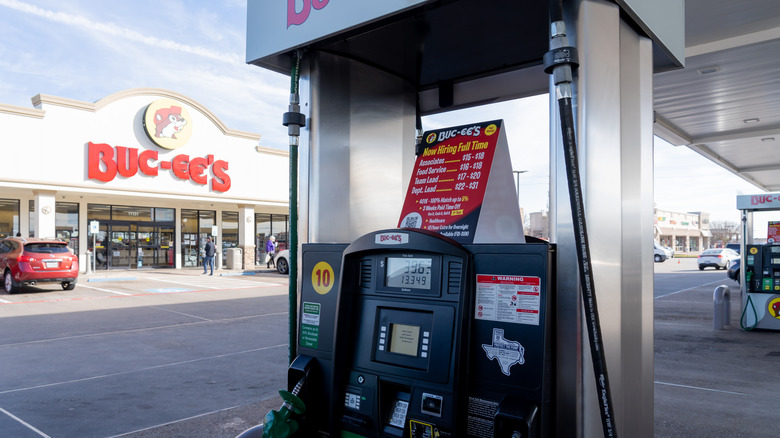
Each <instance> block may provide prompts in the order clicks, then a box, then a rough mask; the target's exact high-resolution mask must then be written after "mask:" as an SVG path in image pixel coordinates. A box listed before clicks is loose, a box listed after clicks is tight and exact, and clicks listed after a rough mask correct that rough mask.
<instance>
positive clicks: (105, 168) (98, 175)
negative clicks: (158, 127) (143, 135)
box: [87, 142, 230, 193]
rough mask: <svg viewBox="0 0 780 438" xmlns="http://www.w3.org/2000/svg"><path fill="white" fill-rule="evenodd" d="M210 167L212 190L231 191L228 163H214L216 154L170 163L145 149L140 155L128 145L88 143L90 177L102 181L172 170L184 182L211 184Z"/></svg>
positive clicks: (185, 157)
mask: <svg viewBox="0 0 780 438" xmlns="http://www.w3.org/2000/svg"><path fill="white" fill-rule="evenodd" d="M209 167H210V168H211V190H213V191H215V192H223V193H224V192H227V191H228V190H229V189H230V176H228V174H227V172H226V171H227V170H228V163H227V161H223V160H215V159H214V155H207V156H206V157H194V158H190V156H189V155H186V154H179V155H176V156H175V157H173V158H172V159H171V160H170V161H159V158H158V154H157V151H153V150H145V151H142V152H141V153H139V152H138V149H137V148H130V147H125V146H116V147H112V146H110V145H108V144H105V143H92V142H89V144H88V150H87V177H88V178H89V179H94V180H98V181H103V182H109V181H112V180H113V179H114V178H116V176H117V173H118V174H119V175H120V176H122V177H124V178H130V177H133V176H135V175H136V174H137V173H138V170H139V169H140V170H141V173H143V174H144V175H148V176H157V175H158V174H159V171H160V169H163V170H169V169H170V170H171V171H172V172H173V175H174V176H175V177H176V178H178V179H181V180H185V181H188V180H192V181H193V182H194V183H196V184H200V185H204V186H205V185H208V182H209V175H208V174H209V172H208V169H209Z"/></svg>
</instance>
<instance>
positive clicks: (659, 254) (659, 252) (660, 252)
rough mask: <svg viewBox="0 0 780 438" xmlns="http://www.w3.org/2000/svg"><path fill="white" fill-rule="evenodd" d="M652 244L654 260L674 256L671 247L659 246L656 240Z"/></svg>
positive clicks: (660, 260)
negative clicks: (653, 246)
mask: <svg viewBox="0 0 780 438" xmlns="http://www.w3.org/2000/svg"><path fill="white" fill-rule="evenodd" d="M653 244H654V245H655V254H654V255H653V260H655V261H656V262H657V263H660V262H663V261H664V260H666V259H670V258H672V257H674V250H673V249H671V248H667V247H665V246H661V245H660V244H659V243H658V242H654V243H653Z"/></svg>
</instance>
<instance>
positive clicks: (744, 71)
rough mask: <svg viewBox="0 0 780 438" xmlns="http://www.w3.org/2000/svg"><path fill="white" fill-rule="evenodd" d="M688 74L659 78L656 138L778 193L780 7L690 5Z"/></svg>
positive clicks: (704, 0)
mask: <svg viewBox="0 0 780 438" xmlns="http://www.w3.org/2000/svg"><path fill="white" fill-rule="evenodd" d="M685 14H686V18H685V38H686V42H685V55H686V61H685V68H683V69H678V70H672V71H667V72H664V73H658V74H656V75H655V76H654V86H653V88H654V91H655V97H654V109H655V116H656V117H655V118H656V120H655V129H654V131H655V134H656V135H658V136H659V137H661V138H663V139H664V140H666V141H668V142H670V143H671V144H673V145H676V146H687V147H689V148H691V149H692V150H694V151H696V152H698V153H699V154H701V155H703V156H705V157H707V158H708V159H710V160H711V161H713V162H715V163H716V164H718V165H720V166H722V167H723V168H725V169H727V170H729V171H730V172H732V173H734V174H735V175H738V176H739V177H741V178H743V179H745V180H747V181H748V182H750V183H753V184H755V185H756V186H758V187H760V188H762V189H764V190H766V191H780V2H778V1H777V0H742V1H734V0H686V1H685Z"/></svg>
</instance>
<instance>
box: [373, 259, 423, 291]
mask: <svg viewBox="0 0 780 438" xmlns="http://www.w3.org/2000/svg"><path fill="white" fill-rule="evenodd" d="M432 262H433V259H423V258H398V257H388V259H387V277H386V281H385V284H386V285H387V286H389V287H399V288H408V289H430V288H431V265H432Z"/></svg>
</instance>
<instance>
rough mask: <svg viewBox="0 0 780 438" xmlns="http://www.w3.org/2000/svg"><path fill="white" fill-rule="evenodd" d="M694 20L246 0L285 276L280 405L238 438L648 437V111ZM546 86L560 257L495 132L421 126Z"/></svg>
mask: <svg viewBox="0 0 780 438" xmlns="http://www.w3.org/2000/svg"><path fill="white" fill-rule="evenodd" d="M682 6H683V3H682V0H657V1H654V2H646V1H642V0H618V1H608V0H565V1H562V0H554V1H534V2H516V1H511V0H506V1H504V0H497V1H490V2H484V1H476V0H446V1H445V0H383V1H381V2H367V1H364V0H340V1H329V0H287V1H284V0H276V1H266V0H249V1H248V7H247V16H248V19H247V62H248V63H251V64H255V65H258V66H261V67H263V68H268V69H271V70H273V71H276V72H280V73H284V74H288V73H289V74H290V76H291V78H292V79H291V94H290V106H289V111H288V112H287V113H286V114H285V115H284V124H285V126H287V127H288V132H289V134H290V162H291V165H290V169H291V185H290V186H291V187H290V188H291V198H290V223H291V232H290V234H291V240H290V244H291V258H292V261H293V263H292V266H291V271H290V284H291V287H290V289H291V309H290V320H291V329H290V333H291V340H290V350H291V351H290V352H291V354H290V361H291V364H290V367H289V370H288V387H287V388H286V389H287V391H282V392H281V394H282V398H283V399H284V400H285V402H284V405H283V406H282V408H280V409H279V410H278V411H272V412H271V413H269V415H268V416H266V419H265V423H264V425H263V426H261V427H260V428H259V429H253V430H249V431H247V432H246V433H245V434H243V435H242V436H243V437H251V436H259V435H257V433H258V432H260V433H262V434H264V436H300V437H404V438H406V437H413V438H417V437H467V438H490V437H502V438H503V437H512V438H515V437H552V436H559V437H569V436H571V437H581V436H598V435H599V434H603V436H606V437H616V436H617V435H618V433H617V431H618V427H622V429H621V430H623V431H626V433H627V434H628V435H629V436H633V437H650V436H653V415H652V406H653V372H652V371H653V370H652V365H649V366H648V364H652V356H653V343H652V309H653V301H652V262H651V259H650V257H649V254H650V253H652V244H653V242H652V234H651V232H650V230H651V229H652V223H651V222H650V218H652V211H653V210H652V208H653V199H652V130H651V129H649V125H651V124H652V99H651V98H648V96H652V80H651V74H652V72H653V71H654V70H655V71H661V70H664V69H670V68H676V67H679V66H681V65H682V62H683V50H684V38H683V26H682V24H683V21H684V12H683V7H682ZM670 10H671V11H674V13H671V14H670V13H669V11H670ZM564 23H567V24H564ZM567 26H570V28H569V30H567ZM570 38H571V39H572V40H573V41H572V42H575V41H577V42H579V43H580V44H579V47H577V48H576V49H575V47H574V45H575V44H573V43H570ZM578 52H579V57H578ZM578 66H579V68H580V70H579V71H584V72H585V74H582V75H580V74H578V73H577V67H578ZM299 78H300V86H299ZM542 93H549V94H550V100H551V111H550V118H551V125H552V126H554V128H551V131H550V132H551V135H550V163H551V165H550V189H551V192H550V201H551V202H550V214H551V222H552V223H551V230H552V234H551V240H552V241H553V242H555V243H554V244H551V243H547V242H543V241H536V240H531V239H528V240H526V238H525V237H524V236H523V231H522V230H523V229H522V220H521V217H520V212H519V206H518V203H517V199H518V193H517V192H516V191H515V190H514V184H513V178H512V167H511V164H510V159H509V152H508V145H507V138H506V135H507V134H506V132H505V131H506V129H505V127H504V126H503V122H502V121H501V120H492V121H484V122H483V121H474V123H467V124H464V125H462V126H455V127H450V128H444V129H434V130H429V131H427V132H423V129H422V123H421V117H422V115H424V114H433V113H437V112H443V111H449V110H454V109H458V108H465V107H470V106H475V105H479V104H484V103H489V102H498V101H502V100H507V99H514V98H519V97H525V96H531V95H537V94H542ZM580 93H581V94H580ZM578 95H579V96H580V99H578V100H576V101H575V98H576V97H577V96H578ZM575 102H576V103H575ZM575 125H577V126H578V128H579V132H582V133H584V135H583V139H582V142H581V144H580V145H579V149H578V145H577V143H576V141H575V135H574V133H575ZM302 128H305V129H302ZM413 134H414V135H413ZM520 134H521V133H518V134H513V135H520ZM299 145H301V146H303V147H302V148H301V151H300V152H301V154H300V159H299V157H298V146H299ZM578 155H582V156H583V157H584V158H585V159H584V160H583V161H582V165H581V166H580V165H579V162H578ZM580 169H582V170H580ZM299 171H300V173H298V172H299ZM580 173H582V174H584V175H585V178H583V179H582V180H580V179H579V174H580ZM407 183H408V185H407ZM298 190H300V192H298ZM404 194H405V196H404ZM521 195H522V193H521ZM585 195H587V197H586V196H585ZM585 200H587V205H596V206H597V208H598V209H599V211H600V212H601V213H603V214H602V215H601V216H602V217H600V218H599V219H600V220H598V221H595V223H594V222H591V223H590V225H591V227H590V228H586V226H585V217H586V211H585V207H586V203H585ZM298 206H300V218H298V216H297V215H298V210H297V208H298ZM399 207H400V214H399ZM293 226H297V227H298V229H297V230H296V229H293V228H292V227H293ZM635 230H647V231H646V232H639V231H635ZM297 235H300V236H301V238H302V244H301V245H300V249H301V252H300V254H297V253H296V251H297V250H298V244H297V241H296V240H294V239H295V238H296V236H297ZM589 235H591V237H592V238H591V239H590V242H595V243H594V248H595V249H596V250H595V251H594V252H593V255H594V262H595V263H592V262H591V252H590V249H589V248H590V243H589V240H588V236H589ZM615 235H617V236H619V238H618V242H617V243H616V244H615V242H614V241H613V239H612V238H613V236H615ZM607 245H609V246H608V247H607ZM637 251H638V253H639V254H645V253H646V254H648V257H646V260H645V258H643V257H633V256H629V254H633V253H636V252H637ZM624 254H625V255H624ZM298 262H299V264H300V270H299V271H296V269H297V265H298ZM594 264H597V265H598V266H599V268H598V270H596V269H593V266H594ZM594 279H596V280H599V284H600V285H604V286H605V287H604V288H603V289H600V291H602V292H600V293H597V292H596V290H595V287H594V284H595V282H594ZM604 291H606V292H604ZM580 292H581V293H580ZM597 295H598V296H600V298H605V297H606V298H607V299H606V300H604V301H602V302H606V307H607V308H608V310H609V311H608V312H605V313H604V315H606V317H605V318H604V320H605V321H606V324H605V325H604V326H605V328H606V330H605V331H604V333H603V334H602V332H601V326H602V324H601V322H600V318H599V316H598V312H596V309H597V306H596V298H597ZM613 347H614V348H613ZM609 352H612V353H611V355H610V353H609ZM588 356H590V359H591V360H590V361H587V359H588ZM586 361H587V362H588V363H590V364H591V365H592V367H590V366H583V362H586ZM607 362H610V366H611V367H613V368H611V369H612V370H615V369H616V370H617V371H618V372H617V373H616V374H617V377H618V381H617V384H616V385H615V388H616V390H617V392H618V394H619V396H618V397H619V399H620V400H621V402H622V403H621V404H620V405H619V406H618V407H617V409H615V407H613V405H612V402H611V395H610V394H611V389H610V385H609V379H608V374H607V368H606V365H607ZM599 419H600V420H601V421H599Z"/></svg>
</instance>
